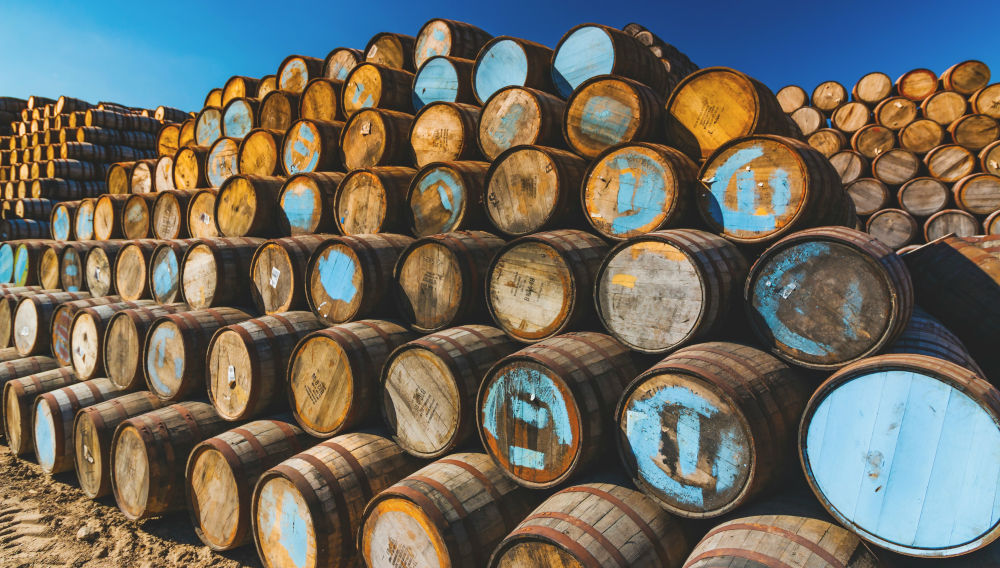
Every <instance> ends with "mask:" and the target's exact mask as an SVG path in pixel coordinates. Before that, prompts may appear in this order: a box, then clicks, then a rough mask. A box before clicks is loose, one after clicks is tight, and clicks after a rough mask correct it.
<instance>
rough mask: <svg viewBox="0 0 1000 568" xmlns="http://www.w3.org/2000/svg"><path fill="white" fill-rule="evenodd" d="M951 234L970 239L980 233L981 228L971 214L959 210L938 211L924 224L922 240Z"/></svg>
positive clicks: (931, 239) (930, 239) (929, 240)
mask: <svg viewBox="0 0 1000 568" xmlns="http://www.w3.org/2000/svg"><path fill="white" fill-rule="evenodd" d="M951 233H954V234H955V236H957V237H971V236H973V235H978V234H980V233H982V226H981V225H980V224H979V220H977V219H976V218H975V217H973V216H972V214H971V213H969V212H968V211H962V210H961V209H945V210H943V211H938V212H937V213H935V214H933V215H931V216H930V217H928V218H927V221H925V222H924V239H926V240H927V242H931V241H933V240H935V239H940V238H941V237H944V236H946V235H948V234H951Z"/></svg>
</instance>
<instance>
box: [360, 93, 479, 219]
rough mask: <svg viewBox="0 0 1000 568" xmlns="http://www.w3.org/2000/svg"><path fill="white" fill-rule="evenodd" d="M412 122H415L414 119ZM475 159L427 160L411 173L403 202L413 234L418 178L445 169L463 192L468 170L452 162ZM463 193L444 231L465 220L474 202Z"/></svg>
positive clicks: (467, 184)
mask: <svg viewBox="0 0 1000 568" xmlns="http://www.w3.org/2000/svg"><path fill="white" fill-rule="evenodd" d="M428 106H430V105H428ZM413 122H414V123H416V119H414V121H413ZM475 161H477V160H449V161H434V162H429V163H427V164H426V165H424V166H423V167H422V168H419V169H417V173H416V174H414V175H413V178H412V179H411V180H410V183H409V187H408V188H407V189H406V197H405V202H406V206H407V209H408V211H407V213H408V214H407V215H406V217H407V221H408V223H407V224H408V225H409V229H410V231H411V232H412V233H413V234H414V235H416V234H418V233H417V226H416V216H415V215H414V214H413V205H412V203H411V201H412V199H413V195H414V193H415V192H416V190H417V184H418V183H419V182H420V180H422V179H423V178H424V176H426V175H428V174H429V173H430V172H431V171H432V170H436V169H446V170H448V171H449V172H450V173H451V174H452V175H454V176H455V177H457V178H458V180H459V182H460V183H461V184H462V186H463V187H462V189H463V192H464V191H465V189H467V188H468V187H469V186H470V185H473V184H471V183H469V181H470V178H469V175H468V172H466V171H464V170H463V169H462V168H456V167H454V165H453V164H454V163H455V162H475ZM479 163H481V164H485V163H487V162H479ZM345 179H346V176H345ZM484 181H485V180H484ZM465 193H466V195H465V198H464V199H463V201H464V202H465V207H462V209H461V210H460V211H459V212H458V218H457V219H456V220H455V223H454V226H453V227H446V231H445V232H446V233H451V232H455V231H459V230H461V229H462V225H463V222H464V221H465V217H466V213H467V212H468V210H469V208H470V207H471V206H473V205H475V203H473V202H472V200H470V199H469V195H468V192H465ZM434 234H441V233H434ZM429 236H432V235H424V236H423V237H418V238H425V237H429Z"/></svg>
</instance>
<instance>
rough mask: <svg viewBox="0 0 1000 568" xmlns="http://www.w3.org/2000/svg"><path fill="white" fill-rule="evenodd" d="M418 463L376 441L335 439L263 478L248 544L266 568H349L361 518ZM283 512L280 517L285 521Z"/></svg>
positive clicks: (374, 437) (360, 436) (371, 437)
mask: <svg viewBox="0 0 1000 568" xmlns="http://www.w3.org/2000/svg"><path fill="white" fill-rule="evenodd" d="M419 467H420V462H419V461H418V460H415V459H413V458H411V457H409V456H407V455H406V454H405V453H404V452H403V451H402V450H401V449H400V448H399V446H397V445H396V444H395V443H393V442H392V440H390V439H388V438H385V437H383V436H381V435H378V434H372V433H352V434H344V435H343V436H338V437H336V438H333V439H331V440H326V441H324V442H323V443H321V444H319V445H316V446H313V447H312V448H309V449H308V450H306V451H304V452H302V453H300V454H297V455H295V456H292V457H290V458H288V459H287V460H285V461H284V462H282V463H280V464H278V465H277V466H275V467H273V468H271V469H270V470H268V471H266V472H265V473H264V474H263V475H262V476H261V478H260V480H259V481H258V482H257V486H256V487H255V488H254V491H253V500H252V519H253V537H254V543H255V544H256V547H257V552H258V554H259V555H260V558H261V560H262V561H263V563H264V565H265V566H267V567H268V568H323V567H330V568H349V567H353V566H357V565H359V563H360V558H358V556H357V552H356V548H355V546H356V542H357V535H358V533H359V531H360V528H361V524H362V516H361V515H362V512H363V511H364V507H365V505H366V504H367V503H368V501H370V500H371V498H372V497H373V496H374V495H377V494H379V493H381V492H382V491H383V490H385V489H386V488H388V487H389V486H390V485H392V484H393V483H396V482H397V481H399V480H400V479H402V478H403V477H405V476H407V475H409V474H411V473H413V472H414V471H416V470H417V469H418V468H419ZM286 512H287V514H286Z"/></svg>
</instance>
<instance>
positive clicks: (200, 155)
mask: <svg viewBox="0 0 1000 568" xmlns="http://www.w3.org/2000/svg"><path fill="white" fill-rule="evenodd" d="M208 151H209V148H208V147H205V146H183V147H181V149H180V150H177V153H176V154H174V168H173V174H174V187H175V188H176V189H198V188H202V187H208V180H207V178H206V177H205V175H206V173H207V167H206V160H207V159H208ZM241 171H242V170H241Z"/></svg>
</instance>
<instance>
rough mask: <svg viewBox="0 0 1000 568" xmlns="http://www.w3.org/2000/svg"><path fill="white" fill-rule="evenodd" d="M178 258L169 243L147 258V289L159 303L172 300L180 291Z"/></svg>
mask: <svg viewBox="0 0 1000 568" xmlns="http://www.w3.org/2000/svg"><path fill="white" fill-rule="evenodd" d="M180 272H181V270H180V259H179V258H178V257H177V251H175V250H174V249H173V248H172V247H170V246H169V245H161V246H159V247H157V249H156V250H155V251H153V256H152V257H151V258H150V260H149V291H150V294H151V295H152V296H153V299H154V300H156V301H157V302H159V303H161V304H169V303H171V302H173V301H174V300H175V299H176V298H177V297H178V294H179V292H180Z"/></svg>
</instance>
